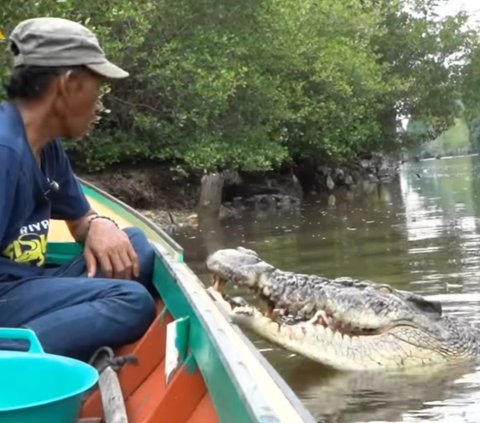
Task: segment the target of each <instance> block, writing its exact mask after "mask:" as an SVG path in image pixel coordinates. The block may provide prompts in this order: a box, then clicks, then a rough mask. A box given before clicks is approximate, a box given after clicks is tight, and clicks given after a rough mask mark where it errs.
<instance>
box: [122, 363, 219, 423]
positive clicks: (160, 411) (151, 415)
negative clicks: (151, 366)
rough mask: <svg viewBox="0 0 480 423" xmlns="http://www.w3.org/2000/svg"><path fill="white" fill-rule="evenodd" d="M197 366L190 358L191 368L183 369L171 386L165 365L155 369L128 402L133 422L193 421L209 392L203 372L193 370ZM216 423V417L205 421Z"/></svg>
mask: <svg viewBox="0 0 480 423" xmlns="http://www.w3.org/2000/svg"><path fill="white" fill-rule="evenodd" d="M193 363H194V361H193V358H192V357H190V358H189V364H190V365H185V364H184V365H183V366H182V367H180V368H179V369H178V370H177V372H176V373H175V375H174V376H173V379H172V380H171V381H170V382H169V384H168V385H165V374H164V373H163V369H162V368H161V366H159V367H158V368H157V369H155V371H154V372H153V373H152V374H151V375H150V377H149V378H148V379H147V380H146V381H145V382H144V383H143V384H142V386H141V387H140V388H139V389H138V390H137V391H136V392H135V393H134V394H133V395H132V397H131V398H130V399H129V401H127V411H128V415H129V417H130V422H131V423H145V422H176V423H184V422H189V419H190V417H191V415H192V413H193V412H194V411H195V410H196V409H197V407H198V404H199V403H200V401H201V400H202V398H203V397H204V396H205V395H206V393H207V389H206V386H205V382H204V380H203V378H202V375H201V373H200V372H198V371H194V372H192V371H191V368H192V367H194V366H193ZM163 364H164V363H163ZM210 414H211V413H210ZM213 415H214V416H215V413H213ZM216 421H218V420H215V418H214V419H213V420H211V419H204V420H203V422H208V423H210V422H212V423H215V422H216Z"/></svg>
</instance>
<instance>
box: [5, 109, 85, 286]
mask: <svg viewBox="0 0 480 423" xmlns="http://www.w3.org/2000/svg"><path fill="white" fill-rule="evenodd" d="M89 209H90V206H89V204H88V201H87V199H86V198H85V195H84V194H83V192H82V189H81V187H80V185H79V183H78V181H77V180H76V178H75V175H74V174H73V171H72V168H71V166H70V162H69V160H68V158H67V156H66V154H65V151H64V149H63V147H62V144H61V143H60V141H59V140H54V141H53V142H51V143H50V144H48V146H46V147H45V148H44V149H43V151H42V157H41V167H40V166H39V165H38V163H37V161H36V160H35V157H34V154H33V151H32V149H31V147H30V144H29V143H28V141H27V137H26V133H25V128H24V124H23V120H22V117H21V115H20V112H19V111H18V109H17V107H16V106H15V105H14V104H13V103H7V102H5V103H0V282H1V281H6V280H8V281H10V280H16V279H18V278H23V277H30V276H36V275H40V274H42V273H43V265H44V264H45V253H46V246H47V234H48V228H49V224H50V218H54V219H62V220H75V219H79V218H80V217H82V216H83V215H85V214H86V213H87V212H88V210H89Z"/></svg>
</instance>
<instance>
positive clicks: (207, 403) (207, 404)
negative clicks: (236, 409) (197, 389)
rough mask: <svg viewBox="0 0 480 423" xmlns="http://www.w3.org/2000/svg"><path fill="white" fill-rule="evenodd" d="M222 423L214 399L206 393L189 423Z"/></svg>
mask: <svg viewBox="0 0 480 423" xmlns="http://www.w3.org/2000/svg"><path fill="white" fill-rule="evenodd" d="M206 422H208V423H220V420H219V419H218V414H217V411H216V410H215V407H214V405H213V402H212V398H211V397H210V395H208V393H207V392H205V395H204V396H203V398H202V399H201V401H200V402H199V403H198V405H197V407H196V408H195V410H193V412H192V415H191V416H190V418H189V419H188V423H206Z"/></svg>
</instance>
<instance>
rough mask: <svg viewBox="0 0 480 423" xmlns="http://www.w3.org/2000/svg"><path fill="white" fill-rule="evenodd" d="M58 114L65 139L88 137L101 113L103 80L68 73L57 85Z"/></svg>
mask: <svg viewBox="0 0 480 423" xmlns="http://www.w3.org/2000/svg"><path fill="white" fill-rule="evenodd" d="M57 83H58V84H59V85H58V91H57V100H56V111H57V115H59V117H60V124H61V127H62V133H63V134H62V135H63V136H64V137H67V138H70V139H78V138H82V137H84V136H85V135H87V134H88V133H89V132H90V131H91V129H93V126H94V124H95V122H96V120H97V114H98V113H99V112H100V111H101V103H100V94H101V87H102V84H103V83H104V79H103V78H102V77H100V76H99V75H96V74H94V73H92V72H89V71H87V70H85V71H77V72H72V71H70V72H67V73H66V74H65V75H62V76H60V77H59V80H58V81H57Z"/></svg>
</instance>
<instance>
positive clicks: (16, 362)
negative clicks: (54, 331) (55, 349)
mask: <svg viewBox="0 0 480 423" xmlns="http://www.w3.org/2000/svg"><path fill="white" fill-rule="evenodd" d="M0 338H2V339H22V340H28V341H29V342H30V349H29V350H28V351H27V352H20V351H0V422H1V423H75V422H76V421H77V419H78V415H79V413H80V408H81V404H82V394H83V393H85V392H86V391H87V390H88V389H90V388H92V387H93V386H94V385H95V384H96V383H97V381H98V372H97V370H96V369H95V368H94V367H92V366H90V365H89V364H86V363H84V362H82V361H78V360H74V359H71V358H67V357H62V356H58V355H53V354H47V353H45V352H44V351H43V349H42V346H41V345H40V342H39V340H38V338H37V336H36V335H35V333H34V332H33V331H31V330H29V329H2V328H0Z"/></svg>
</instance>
